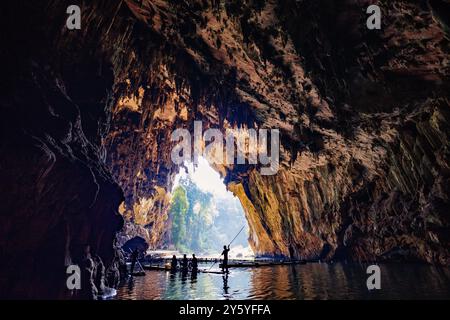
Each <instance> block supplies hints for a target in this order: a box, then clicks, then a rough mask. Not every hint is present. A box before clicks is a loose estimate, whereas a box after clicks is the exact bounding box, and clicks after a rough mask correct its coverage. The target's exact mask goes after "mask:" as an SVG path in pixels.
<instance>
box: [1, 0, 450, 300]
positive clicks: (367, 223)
mask: <svg viewBox="0 0 450 320" xmlns="http://www.w3.org/2000/svg"><path fill="white" fill-rule="evenodd" d="M370 3H374V1H356V0H345V1H341V2H339V3H337V2H335V1H331V0H330V1H325V0H324V1H306V0H304V1H293V0H292V1H288V0H283V1H201V0H196V1H183V2H182V1H180V2H178V1H176V2H172V1H163V0H156V1H148V0H143V1H140V2H138V1H133V0H125V1H119V0H114V1H100V0H99V1H74V2H70V3H69V1H51V0H49V1H44V2H42V3H40V4H39V5H32V4H31V3H29V2H27V1H17V2H14V3H13V2H12V1H8V2H5V3H4V4H2V7H3V8H2V10H1V12H2V17H1V19H0V21H1V22H0V23H1V40H2V43H6V44H8V51H6V50H2V51H1V60H0V61H1V66H2V70H3V72H4V74H3V75H2V78H1V82H2V86H1V89H0V90H1V99H0V104H1V110H2V118H1V122H2V126H1V130H2V131H1V144H0V148H1V151H2V158H1V166H0V170H1V174H0V177H1V179H2V183H1V192H2V200H3V201H2V203H1V207H0V208H1V210H0V212H1V215H2V219H3V220H4V221H3V223H2V226H1V231H2V232H0V234H1V235H0V244H1V251H0V252H1V257H2V261H7V263H4V264H2V266H1V277H0V281H1V286H0V287H1V288H2V296H8V295H11V296H27V297H47V296H48V297H54V296H57V297H67V295H68V293H67V292H65V291H64V290H62V289H61V286H63V285H64V279H65V273H64V266H65V265H67V264H70V263H71V261H73V260H75V261H76V260H77V259H79V258H77V256H79V254H78V253H76V252H79V251H80V250H79V247H80V246H84V245H86V244H90V246H91V250H92V251H94V254H97V255H99V256H100V257H101V259H102V260H103V262H104V263H105V266H106V268H108V266H110V265H114V263H111V262H110V261H111V259H112V258H113V255H114V251H113V239H114V237H115V233H116V231H117V230H119V229H120V228H121V225H122V218H121V217H120V216H119V215H118V213H117V212H118V211H120V213H121V214H122V215H123V216H124V217H125V219H127V220H129V221H131V222H132V223H135V224H138V225H140V228H138V229H139V230H140V231H139V232H143V233H146V234H147V240H148V241H149V243H150V244H151V245H152V246H157V245H158V244H159V243H160V241H161V239H163V238H164V232H165V230H166V225H165V224H166V218H167V216H166V211H167V206H168V200H169V195H168V192H169V191H170V189H171V183H172V179H173V177H174V175H175V174H176V172H177V170H178V168H177V166H175V165H174V164H172V162H171V161H170V150H171V147H172V145H171V143H170V139H169V138H170V134H171V133H172V131H173V130H174V129H175V128H181V127H185V128H191V129H192V126H193V120H203V121H204V123H205V126H210V127H219V128H221V129H223V130H224V129H226V128H231V127H241V126H244V127H247V128H278V129H280V131H281V158H280V165H281V168H280V171H279V173H278V174H277V175H275V176H270V177H269V176H261V175H260V174H259V171H258V170H257V169H258V168H257V167H255V166H251V165H247V166H226V167H225V166H220V167H217V169H218V170H219V171H220V172H221V173H223V175H224V177H225V181H226V183H227V184H228V186H229V188H230V189H231V190H233V191H234V192H235V193H236V194H237V195H238V196H239V197H240V199H241V202H242V203H243V205H244V208H245V209H246V214H247V218H248V220H249V222H250V228H251V239H250V242H251V244H252V246H253V248H254V249H255V251H256V252H257V253H259V254H278V255H285V256H295V257H302V258H321V259H335V258H344V259H352V260H372V259H393V258H396V257H402V258H407V259H419V260H422V261H428V262H434V263H441V264H448V259H449V252H448V248H449V238H448V234H449V232H448V231H449V216H448V207H449V190H448V185H449V136H448V135H449V100H448V99H449V97H448V92H450V91H449V64H448V57H449V54H448V53H449V42H448V39H447V38H445V32H447V31H446V30H448V26H447V25H446V21H447V19H446V17H447V14H446V13H445V10H443V9H442V8H445V6H446V5H447V4H448V2H446V1H444V0H442V1H440V2H439V1H437V2H436V1H432V3H431V4H432V9H433V10H431V9H430V7H429V4H428V2H427V1H419V2H413V1H380V2H379V4H380V5H381V7H382V11H383V25H382V29H381V30H380V31H369V30H367V28H366V27H365V19H366V18H367V15H366V13H365V9H366V8H367V6H368V5H369V4H370ZM70 4H78V5H80V7H81V9H82V28H81V30H68V29H67V28H66V27H65V20H66V18H67V14H66V8H67V6H68V5H70ZM122 191H123V194H122ZM131 229H133V228H131ZM133 230H135V229H133ZM74 247H75V248H74ZM94 260H95V259H94ZM50 271H51V272H50ZM55 274H57V275H58V276H56V277H55V276H54V275H55ZM60 275H61V276H60ZM49 283H51V284H52V285H51V286H48V284H49ZM30 288H36V289H30Z"/></svg>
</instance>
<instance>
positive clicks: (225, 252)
mask: <svg viewBox="0 0 450 320" xmlns="http://www.w3.org/2000/svg"><path fill="white" fill-rule="evenodd" d="M228 252H230V245H228V248H227V246H223V251H222V254H221V255H223V262H222V272H225V270H226V272H227V273H228Z"/></svg>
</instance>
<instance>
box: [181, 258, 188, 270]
mask: <svg viewBox="0 0 450 320" xmlns="http://www.w3.org/2000/svg"><path fill="white" fill-rule="evenodd" d="M181 268H182V271H183V272H187V271H188V259H187V256H186V254H184V255H183V260H182V262H181Z"/></svg>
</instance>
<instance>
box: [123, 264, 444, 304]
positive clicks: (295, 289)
mask: <svg viewBox="0 0 450 320" xmlns="http://www.w3.org/2000/svg"><path fill="white" fill-rule="evenodd" d="M204 268H207V267H206V266H205V267H204ZM380 268H381V290H374V291H369V290H367V287H366V280H367V277H368V275H367V274H366V266H361V265H354V264H342V263H336V264H331V265H328V264H319V263H310V264H306V265H296V266H272V267H260V268H247V269H231V271H230V274H229V275H222V274H211V273H199V274H198V275H194V276H192V275H191V274H182V273H177V274H171V273H169V272H165V271H147V274H146V276H144V277H135V278H132V279H129V280H127V282H126V283H124V284H123V285H122V286H121V287H120V288H119V289H118V290H117V297H116V299H163V300H164V299H168V300H179V299H188V300H191V299H192V300H194V299H200V300H211V299H450V269H448V268H438V267H433V266H428V265H414V264H382V265H380Z"/></svg>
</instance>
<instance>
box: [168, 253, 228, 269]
mask: <svg viewBox="0 0 450 320" xmlns="http://www.w3.org/2000/svg"><path fill="white" fill-rule="evenodd" d="M229 251H230V246H228V247H227V246H223V251H222V254H221V256H222V255H223V262H222V271H223V272H225V271H226V272H228V252H229ZM177 270H181V271H182V272H187V271H191V272H192V273H194V272H195V273H196V272H197V271H198V260H197V257H196V256H195V254H192V259H191V261H189V260H188V258H187V256H186V254H184V255H183V259H181V261H180V262H178V259H177V256H176V255H173V256H172V261H171V262H170V271H173V272H175V271H177Z"/></svg>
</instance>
